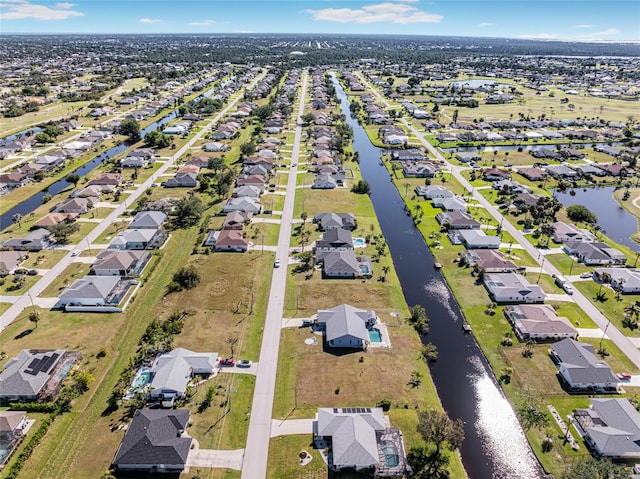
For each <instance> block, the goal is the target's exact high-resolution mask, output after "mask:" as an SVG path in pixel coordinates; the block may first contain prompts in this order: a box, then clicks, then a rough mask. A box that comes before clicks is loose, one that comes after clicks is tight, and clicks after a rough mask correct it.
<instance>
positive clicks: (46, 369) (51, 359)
mask: <svg viewBox="0 0 640 479" xmlns="http://www.w3.org/2000/svg"><path fill="white" fill-rule="evenodd" d="M59 357H60V355H59V354H58V353H53V354H52V355H51V356H49V357H47V358H46V360H45V361H43V363H42V365H41V366H40V371H42V372H43V373H48V372H49V370H50V369H51V367H52V366H53V365H54V364H55V363H56V361H57V360H58V358H59ZM43 359H45V358H43Z"/></svg>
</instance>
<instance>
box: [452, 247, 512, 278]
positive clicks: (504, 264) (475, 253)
mask: <svg viewBox="0 0 640 479" xmlns="http://www.w3.org/2000/svg"><path fill="white" fill-rule="evenodd" d="M462 258H464V261H466V263H467V264H468V265H469V266H471V267H475V266H477V267H478V269H479V270H481V271H484V272H485V273H515V272H516V271H519V270H521V269H522V268H521V267H519V266H518V265H517V264H515V263H514V262H513V261H511V260H508V259H506V258H505V257H504V255H503V254H502V253H501V252H500V251H497V250H495V249H468V250H465V251H463V252H462Z"/></svg>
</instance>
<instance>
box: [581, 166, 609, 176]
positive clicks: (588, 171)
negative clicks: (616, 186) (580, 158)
mask: <svg viewBox="0 0 640 479" xmlns="http://www.w3.org/2000/svg"><path fill="white" fill-rule="evenodd" d="M573 169H574V170H576V171H577V172H578V173H579V174H580V176H587V175H593V176H606V175H607V172H606V171H604V170H603V169H602V168H598V167H597V166H594V165H590V164H584V165H574V166H573Z"/></svg>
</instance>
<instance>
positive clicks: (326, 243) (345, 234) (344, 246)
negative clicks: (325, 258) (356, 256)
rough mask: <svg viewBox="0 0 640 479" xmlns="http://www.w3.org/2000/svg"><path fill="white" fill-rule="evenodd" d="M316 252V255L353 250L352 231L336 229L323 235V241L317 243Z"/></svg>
mask: <svg viewBox="0 0 640 479" xmlns="http://www.w3.org/2000/svg"><path fill="white" fill-rule="evenodd" d="M314 250H315V252H316V254H318V253H322V252H326V251H346V250H353V238H352V237H351V231H347V230H345V229H342V228H336V229H331V230H329V231H327V232H325V233H323V235H322V239H319V240H317V241H316V243H315V246H314Z"/></svg>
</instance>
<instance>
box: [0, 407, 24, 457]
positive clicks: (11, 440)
mask: <svg viewBox="0 0 640 479" xmlns="http://www.w3.org/2000/svg"><path fill="white" fill-rule="evenodd" d="M28 425H29V422H28V421H27V413H26V412H24V411H0V451H2V452H1V453H0V468H2V467H3V466H4V464H5V463H6V462H7V461H8V459H9V457H10V456H11V454H12V453H13V451H14V449H15V448H16V447H17V446H18V444H20V441H21V440H22V436H23V435H24V433H25V430H26V429H27V426H28Z"/></svg>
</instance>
